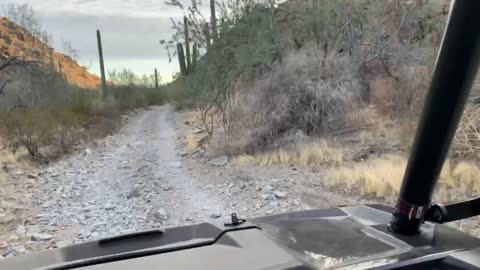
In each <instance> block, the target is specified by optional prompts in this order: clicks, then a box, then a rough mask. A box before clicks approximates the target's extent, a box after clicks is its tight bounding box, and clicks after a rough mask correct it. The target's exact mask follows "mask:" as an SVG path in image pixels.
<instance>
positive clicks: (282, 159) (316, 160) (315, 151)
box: [233, 142, 345, 167]
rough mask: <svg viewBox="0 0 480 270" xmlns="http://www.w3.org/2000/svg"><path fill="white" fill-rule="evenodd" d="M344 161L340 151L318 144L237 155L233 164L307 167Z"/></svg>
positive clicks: (324, 143)
mask: <svg viewBox="0 0 480 270" xmlns="http://www.w3.org/2000/svg"><path fill="white" fill-rule="evenodd" d="M344 159H345V158H344V151H343V150H342V149H340V148H337V147H333V146H332V145H330V144H328V143H326V142H318V143H309V144H304V145H301V146H299V147H298V149H296V150H284V149H279V150H275V151H271V152H267V153H261V154H258V155H239V156H237V157H235V158H234V159H233V164H235V165H245V164H251V163H253V164H258V165H262V166H268V165H281V164H288V165H296V166H301V167H307V166H315V165H322V164H329V165H338V164H341V163H342V162H343V161H344Z"/></svg>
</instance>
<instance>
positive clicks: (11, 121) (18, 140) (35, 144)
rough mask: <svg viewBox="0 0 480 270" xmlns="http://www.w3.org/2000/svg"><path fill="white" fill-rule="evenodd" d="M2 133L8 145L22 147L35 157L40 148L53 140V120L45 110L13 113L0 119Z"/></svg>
mask: <svg viewBox="0 0 480 270" xmlns="http://www.w3.org/2000/svg"><path fill="white" fill-rule="evenodd" d="M1 121H2V123H1V124H2V133H3V134H4V136H3V137H4V138H5V140H6V141H7V142H8V144H9V145H12V146H13V145H14V146H15V147H16V149H15V147H14V148H13V149H12V148H11V150H12V152H15V151H16V150H17V149H18V147H20V146H23V147H25V148H26V149H27V151H28V153H29V154H30V155H31V156H32V157H35V156H36V155H37V154H38V151H39V149H40V148H41V147H43V146H45V145H48V144H50V143H51V142H52V140H53V130H54V128H53V126H54V120H53V118H52V116H51V114H50V113H49V112H48V111H45V110H28V111H14V112H11V113H9V114H8V115H6V116H3V117H2V118H1Z"/></svg>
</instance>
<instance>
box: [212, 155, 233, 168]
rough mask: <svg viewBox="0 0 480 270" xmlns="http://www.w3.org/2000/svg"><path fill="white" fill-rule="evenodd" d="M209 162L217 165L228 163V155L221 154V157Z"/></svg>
mask: <svg viewBox="0 0 480 270" xmlns="http://www.w3.org/2000/svg"><path fill="white" fill-rule="evenodd" d="M207 163H208V164H210V165H212V166H217V167H220V166H225V165H226V164H227V163H228V157H227V156H220V157H217V158H214V159H211V160H209V161H208V162H207Z"/></svg>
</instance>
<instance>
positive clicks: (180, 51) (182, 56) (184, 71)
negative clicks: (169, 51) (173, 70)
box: [177, 43, 187, 76]
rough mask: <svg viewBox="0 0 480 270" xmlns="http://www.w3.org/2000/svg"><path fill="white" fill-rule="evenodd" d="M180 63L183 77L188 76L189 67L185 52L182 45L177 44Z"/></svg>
mask: <svg viewBox="0 0 480 270" xmlns="http://www.w3.org/2000/svg"><path fill="white" fill-rule="evenodd" d="M177 55H178V63H179V65H180V72H181V73H182V75H183V76H187V66H186V65H185V54H184V52H183V46H182V43H177Z"/></svg>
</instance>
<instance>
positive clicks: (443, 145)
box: [390, 0, 480, 235]
mask: <svg viewBox="0 0 480 270" xmlns="http://www.w3.org/2000/svg"><path fill="white" fill-rule="evenodd" d="M479 60H480V0H454V1H452V4H451V8H450V14H449V18H448V22H447V26H446V30H445V33H444V36H443V41H442V45H441V48H440V52H439V55H438V58H437V62H436V65H435V70H434V74H433V79H432V82H431V85H430V89H429V91H428V94H427V97H426V100H425V105H424V109H423V113H422V117H421V120H420V122H419V125H418V128H417V133H416V135H415V140H414V144H413V147H412V152H411V154H410V158H409V161H408V165H407V169H406V171H405V175H404V178H403V182H402V187H401V189H400V195H399V198H398V201H397V205H396V207H395V210H394V212H393V215H392V220H391V222H390V230H391V231H393V232H394V233H399V234H405V235H411V234H416V233H418V232H419V231H420V226H421V225H422V223H423V222H424V218H425V213H426V212H427V210H428V208H429V207H430V203H431V198H432V193H433V189H434V187H435V184H436V183H437V180H438V176H439V174H440V171H441V169H442V166H443V163H444V161H445V158H446V156H447V152H448V149H449V147H450V144H451V142H452V139H453V136H454V134H455V131H456V129H457V126H458V123H459V121H460V118H461V115H462V112H463V109H464V107H465V103H466V101H467V99H468V95H469V92H470V89H471V87H472V84H473V81H474V79H475V76H476V74H477V70H478V65H479ZM479 181H480V179H479Z"/></svg>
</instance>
